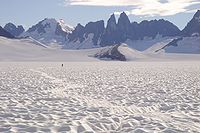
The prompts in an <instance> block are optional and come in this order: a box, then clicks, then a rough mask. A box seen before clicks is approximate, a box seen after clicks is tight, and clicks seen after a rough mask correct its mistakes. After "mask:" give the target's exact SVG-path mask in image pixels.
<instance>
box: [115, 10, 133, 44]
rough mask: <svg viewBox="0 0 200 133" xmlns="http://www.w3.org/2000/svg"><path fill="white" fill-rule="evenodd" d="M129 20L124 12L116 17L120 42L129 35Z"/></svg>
mask: <svg viewBox="0 0 200 133" xmlns="http://www.w3.org/2000/svg"><path fill="white" fill-rule="evenodd" d="M130 27H131V22H130V20H129V18H128V16H127V15H126V13H125V12H123V13H121V14H120V17H119V19H118V23H117V28H118V31H119V32H120V34H121V36H120V37H121V40H122V42H124V41H126V39H127V38H128V37H129V36H131V28H130Z"/></svg>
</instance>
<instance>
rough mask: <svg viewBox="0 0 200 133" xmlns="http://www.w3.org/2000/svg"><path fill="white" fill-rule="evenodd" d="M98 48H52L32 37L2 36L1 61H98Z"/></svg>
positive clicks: (0, 38) (0, 45) (0, 42)
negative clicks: (12, 37)
mask: <svg viewBox="0 0 200 133" xmlns="http://www.w3.org/2000/svg"><path fill="white" fill-rule="evenodd" d="M96 51H97V50H95V49H94V50H63V49H52V48H49V47H47V46H46V45H44V44H41V43H39V42H37V41H35V40H33V39H31V38H27V39H7V38H4V37H0V61H96V60H97V59H95V58H92V57H89V55H93V54H94V53H96Z"/></svg>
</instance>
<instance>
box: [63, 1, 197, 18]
mask: <svg viewBox="0 0 200 133" xmlns="http://www.w3.org/2000/svg"><path fill="white" fill-rule="evenodd" d="M65 4H66V5H83V6H84V5H87V6H130V7H132V9H131V10H129V11H125V12H126V13H127V14H128V15H131V14H132V15H141V16H156V15H159V16H169V15H175V14H177V13H181V12H190V11H191V10H192V9H189V7H190V6H192V5H196V4H200V1H199V0H65ZM193 10H194V9H193ZM115 14H120V12H115Z"/></svg>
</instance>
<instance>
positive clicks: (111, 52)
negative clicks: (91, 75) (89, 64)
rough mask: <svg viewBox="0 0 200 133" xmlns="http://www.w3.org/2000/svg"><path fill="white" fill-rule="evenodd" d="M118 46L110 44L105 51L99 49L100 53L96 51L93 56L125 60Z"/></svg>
mask: <svg viewBox="0 0 200 133" xmlns="http://www.w3.org/2000/svg"><path fill="white" fill-rule="evenodd" d="M119 46H120V45H115V46H112V47H111V48H110V49H107V51H100V53H97V54H96V55H95V57H96V58H99V59H112V60H119V61H126V57H125V56H124V55H123V54H121V53H120V52H119V50H118V47H119Z"/></svg>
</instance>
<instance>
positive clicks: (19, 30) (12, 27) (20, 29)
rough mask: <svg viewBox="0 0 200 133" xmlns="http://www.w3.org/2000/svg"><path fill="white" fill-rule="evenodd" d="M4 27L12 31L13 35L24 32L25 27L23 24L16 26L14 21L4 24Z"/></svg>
mask: <svg viewBox="0 0 200 133" xmlns="http://www.w3.org/2000/svg"><path fill="white" fill-rule="evenodd" d="M4 29H5V30H6V31H7V32H9V33H11V34H12V35H13V36H15V37H17V36H19V35H20V34H21V33H23V32H24V28H23V26H22V25H19V26H16V25H14V24H13V23H8V24H6V25H5V26H4Z"/></svg>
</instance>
